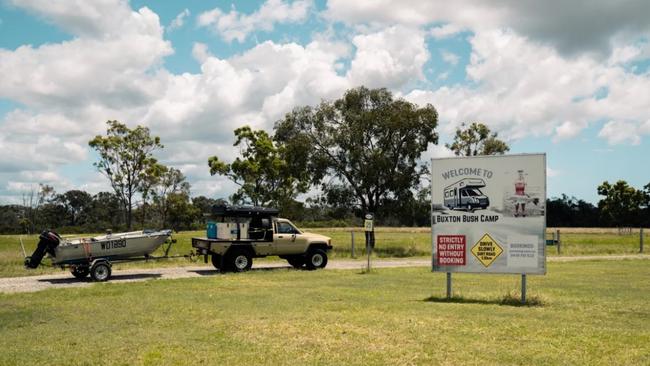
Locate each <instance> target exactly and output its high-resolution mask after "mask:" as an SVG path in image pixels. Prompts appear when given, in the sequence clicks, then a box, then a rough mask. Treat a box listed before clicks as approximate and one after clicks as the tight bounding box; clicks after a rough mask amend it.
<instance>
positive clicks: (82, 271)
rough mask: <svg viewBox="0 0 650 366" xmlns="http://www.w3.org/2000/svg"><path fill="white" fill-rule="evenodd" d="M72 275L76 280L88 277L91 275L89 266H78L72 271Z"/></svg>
mask: <svg viewBox="0 0 650 366" xmlns="http://www.w3.org/2000/svg"><path fill="white" fill-rule="evenodd" d="M70 273H72V275H73V276H75V277H76V278H79V279H82V278H86V277H88V274H89V273H90V268H88V267H87V266H76V267H72V269H70Z"/></svg>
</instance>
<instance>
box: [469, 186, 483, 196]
mask: <svg viewBox="0 0 650 366" xmlns="http://www.w3.org/2000/svg"><path fill="white" fill-rule="evenodd" d="M467 194H468V195H469V196H474V197H475V196H482V195H483V193H481V191H480V190H478V189H476V188H471V189H468V190H467Z"/></svg>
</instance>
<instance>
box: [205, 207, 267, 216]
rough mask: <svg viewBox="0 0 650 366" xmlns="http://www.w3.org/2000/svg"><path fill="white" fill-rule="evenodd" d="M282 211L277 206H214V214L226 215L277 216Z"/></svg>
mask: <svg viewBox="0 0 650 366" xmlns="http://www.w3.org/2000/svg"><path fill="white" fill-rule="evenodd" d="M279 213H280V211H279V210H278V209H277V208H271V207H257V206H227V205H214V206H212V215H213V216H224V217H269V216H277V215H278V214H279Z"/></svg>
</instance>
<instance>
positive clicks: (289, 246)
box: [273, 221, 306, 255]
mask: <svg viewBox="0 0 650 366" xmlns="http://www.w3.org/2000/svg"><path fill="white" fill-rule="evenodd" d="M275 225H276V226H275V234H274V235H273V243H274V246H275V252H276V253H275V254H277V255H284V254H298V253H304V251H305V242H306V239H305V238H304V237H303V235H302V234H301V233H300V230H298V229H296V227H295V226H293V225H292V224H291V223H290V222H287V221H278V222H276V223H275Z"/></svg>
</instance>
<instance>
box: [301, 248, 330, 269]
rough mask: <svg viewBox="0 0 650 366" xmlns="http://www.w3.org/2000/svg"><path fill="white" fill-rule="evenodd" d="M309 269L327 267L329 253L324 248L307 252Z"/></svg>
mask: <svg viewBox="0 0 650 366" xmlns="http://www.w3.org/2000/svg"><path fill="white" fill-rule="evenodd" d="M306 262H307V263H306V264H307V269H309V270H314V269H319V268H325V266H326V265H327V253H325V251H324V250H322V249H312V250H310V251H309V252H308V253H307V261H306Z"/></svg>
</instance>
